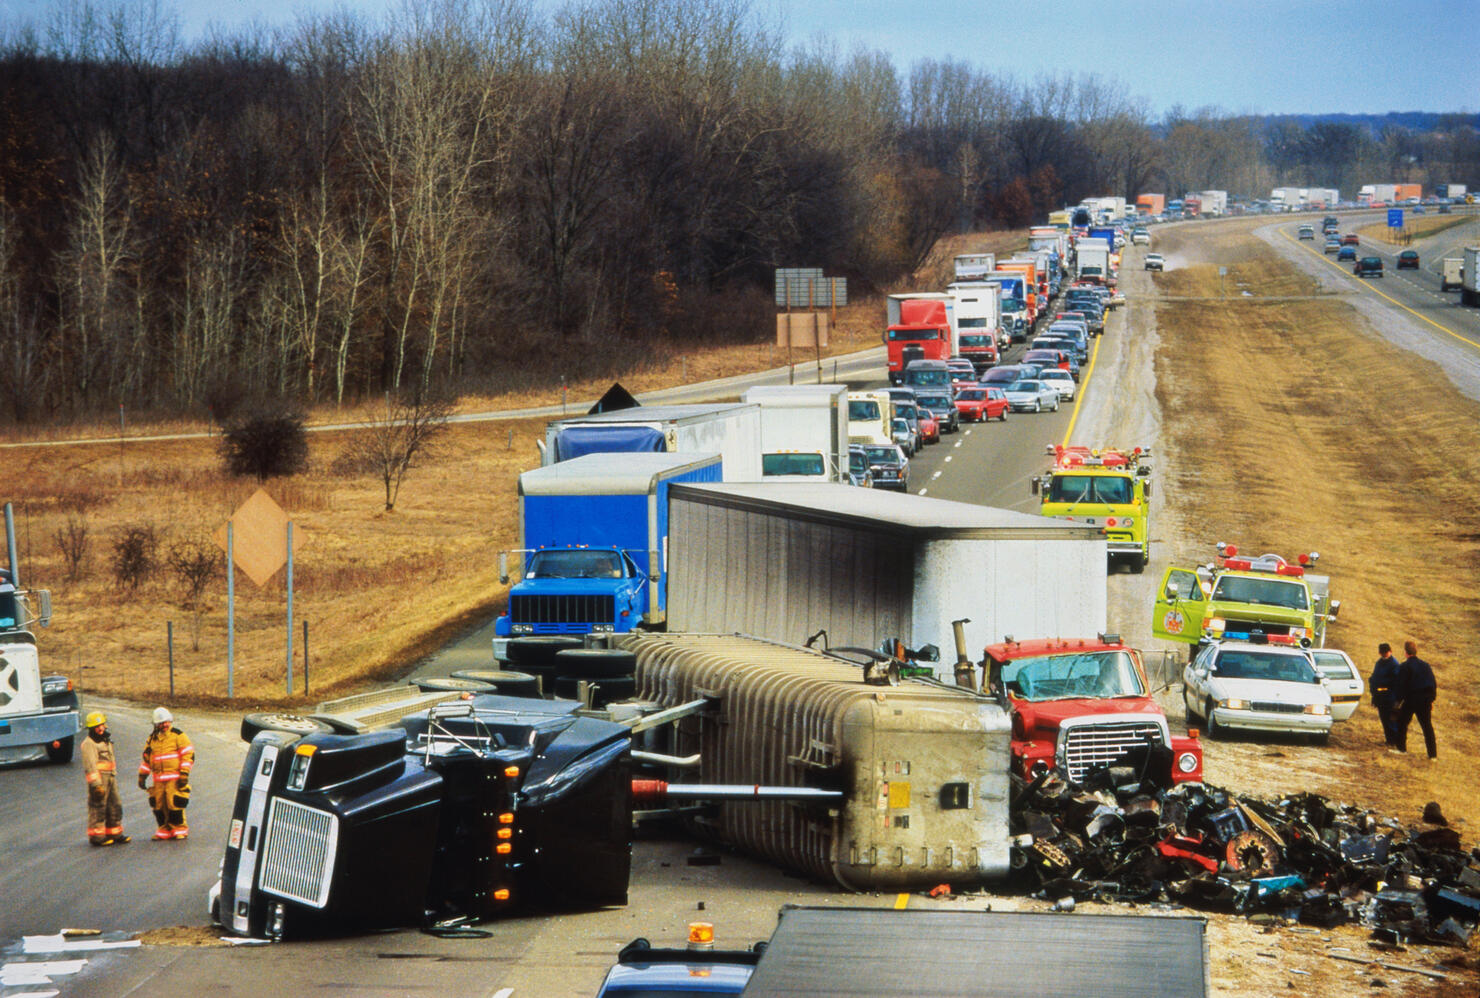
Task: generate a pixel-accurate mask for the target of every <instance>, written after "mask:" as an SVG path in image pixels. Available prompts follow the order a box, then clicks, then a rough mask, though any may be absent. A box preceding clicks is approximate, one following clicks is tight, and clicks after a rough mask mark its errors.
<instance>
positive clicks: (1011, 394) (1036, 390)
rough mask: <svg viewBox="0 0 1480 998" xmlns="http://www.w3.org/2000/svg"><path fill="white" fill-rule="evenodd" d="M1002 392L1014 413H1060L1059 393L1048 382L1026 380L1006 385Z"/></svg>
mask: <svg viewBox="0 0 1480 998" xmlns="http://www.w3.org/2000/svg"><path fill="white" fill-rule="evenodd" d="M1002 391H1003V392H1004V393H1005V394H1006V395H1007V404H1008V405H1010V406H1011V407H1012V411H1013V412H1042V411H1043V410H1044V409H1047V410H1048V411H1049V412H1058V411H1059V391H1058V389H1057V388H1054V387H1053V386H1052V385H1050V384H1049V383H1048V382H1046V381H1039V380H1035V379H1031V378H1024V379H1020V380H1018V381H1014V382H1012V383H1011V384H1009V385H1004V386H1003V388H1002Z"/></svg>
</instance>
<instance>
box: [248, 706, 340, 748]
mask: <svg viewBox="0 0 1480 998" xmlns="http://www.w3.org/2000/svg"><path fill="white" fill-rule="evenodd" d="M264 731H286V732H288V733H289V734H294V735H314V734H323V735H329V734H333V733H334V727H333V725H331V724H329V723H328V722H327V721H320V720H319V719H318V718H316V717H305V716H304V715H302V714H290V713H286V712H283V711H268V712H264V713H258V714H248V715H247V716H246V717H243V718H242V741H244V742H249V741H251V740H252V739H253V738H256V737H257V736H258V735H259V734H261V733H262V732H264Z"/></svg>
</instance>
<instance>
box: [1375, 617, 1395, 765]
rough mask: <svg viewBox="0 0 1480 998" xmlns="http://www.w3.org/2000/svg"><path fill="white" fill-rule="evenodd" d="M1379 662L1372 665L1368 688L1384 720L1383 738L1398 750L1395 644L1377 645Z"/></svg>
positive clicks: (1378, 717) (1378, 713)
mask: <svg viewBox="0 0 1480 998" xmlns="http://www.w3.org/2000/svg"><path fill="white" fill-rule="evenodd" d="M1377 655H1378V659H1377V663H1376V664H1375V665H1374V666H1373V667H1372V678H1370V679H1368V680H1367V689H1368V690H1369V691H1370V692H1371V693H1372V706H1373V707H1374V708H1376V710H1377V719H1378V720H1379V721H1381V722H1382V738H1383V741H1385V742H1387V746H1388V748H1390V749H1392V750H1393V751H1394V752H1396V751H1398V726H1397V713H1398V711H1397V704H1398V660H1397V659H1396V658H1394V657H1393V646H1392V645H1390V644H1388V643H1387V642H1386V641H1384V642H1383V643H1382V644H1380V645H1378V646H1377Z"/></svg>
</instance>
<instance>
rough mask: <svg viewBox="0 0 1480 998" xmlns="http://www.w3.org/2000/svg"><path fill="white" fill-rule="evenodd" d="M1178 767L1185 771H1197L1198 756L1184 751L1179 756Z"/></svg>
mask: <svg viewBox="0 0 1480 998" xmlns="http://www.w3.org/2000/svg"><path fill="white" fill-rule="evenodd" d="M1177 768H1178V769H1179V770H1181V771H1182V772H1184V773H1192V772H1196V771H1197V756H1196V755H1193V754H1192V753H1191V752H1183V753H1182V754H1181V755H1179V756H1177Z"/></svg>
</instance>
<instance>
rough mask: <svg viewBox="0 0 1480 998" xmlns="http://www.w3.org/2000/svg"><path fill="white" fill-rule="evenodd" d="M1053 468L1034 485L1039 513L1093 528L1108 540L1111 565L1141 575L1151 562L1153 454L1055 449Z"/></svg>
mask: <svg viewBox="0 0 1480 998" xmlns="http://www.w3.org/2000/svg"><path fill="white" fill-rule="evenodd" d="M1047 452H1048V453H1049V454H1051V455H1052V456H1053V467H1052V468H1050V469H1049V470H1048V472H1047V473H1046V474H1044V475H1039V476H1037V477H1035V478H1034V479H1033V480H1032V490H1033V494H1034V495H1036V496H1039V497H1040V505H1039V507H1038V512H1039V513H1041V514H1042V515H1044V516H1051V517H1053V518H1055V519H1059V520H1071V521H1073V522H1075V523H1088V524H1091V525H1092V526H1096V527H1099V528H1100V530H1101V531H1102V532H1103V533H1104V534H1105V541H1106V544H1105V549H1106V551H1107V552H1108V554H1109V557H1110V563H1111V564H1112V565H1113V564H1114V563H1115V562H1116V561H1117V560H1119V561H1123V562H1125V563H1126V564H1127V565H1129V566H1130V570H1131V571H1132V572H1135V573H1136V574H1138V575H1139V574H1140V573H1141V572H1143V571H1145V569H1146V566H1147V565H1148V564H1150V562H1151V482H1150V481H1149V480H1148V479H1149V477H1150V475H1151V465H1150V464H1149V459H1150V457H1151V448H1149V447H1134V448H1132V449H1130V450H1122V449H1118V448H1113V447H1106V448H1102V449H1098V450H1092V449H1090V448H1089V447H1084V446H1070V447H1066V446H1064V445H1062V444H1057V445H1050V446H1049V447H1048V448H1047Z"/></svg>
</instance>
